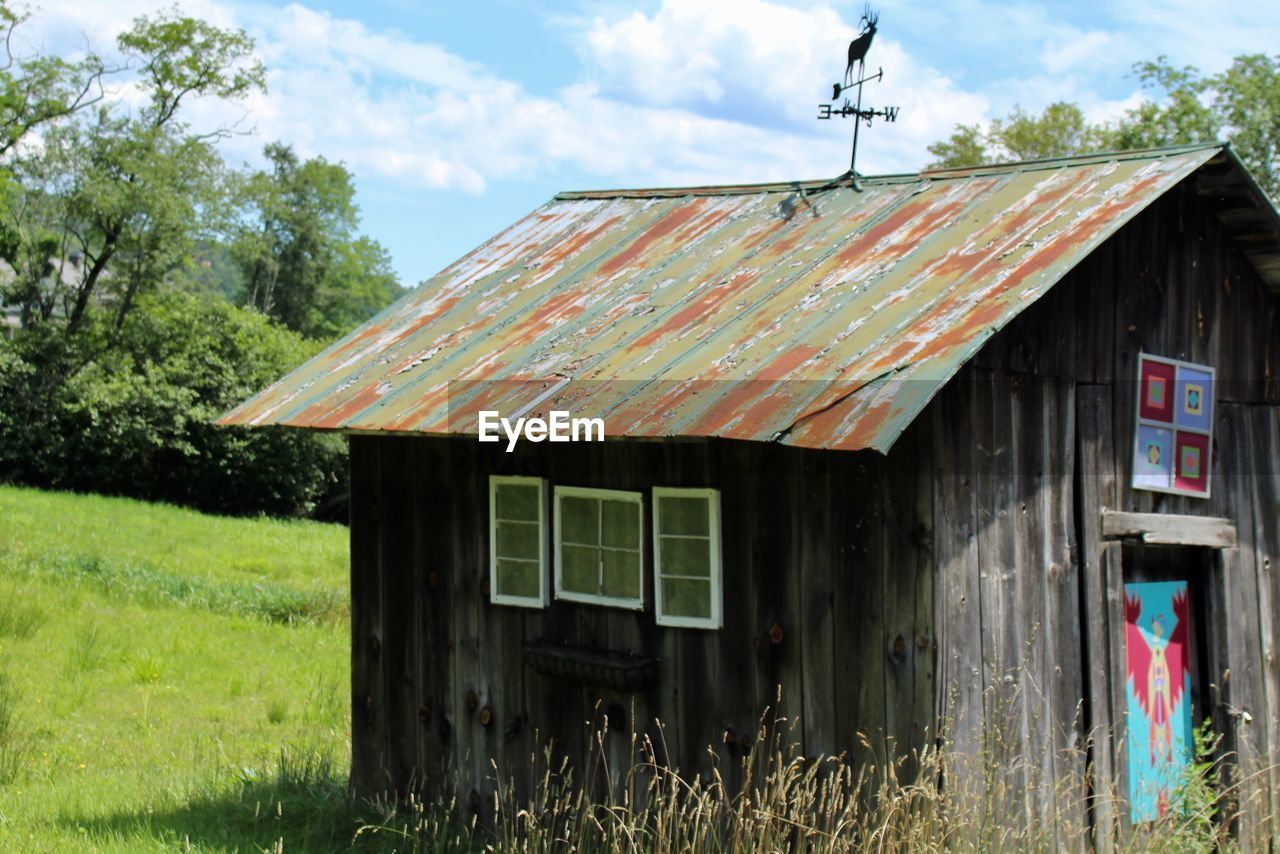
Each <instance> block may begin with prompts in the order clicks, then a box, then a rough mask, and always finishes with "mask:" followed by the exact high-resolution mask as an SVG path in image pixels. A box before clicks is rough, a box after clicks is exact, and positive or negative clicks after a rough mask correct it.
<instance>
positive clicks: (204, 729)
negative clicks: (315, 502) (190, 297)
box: [0, 487, 361, 851]
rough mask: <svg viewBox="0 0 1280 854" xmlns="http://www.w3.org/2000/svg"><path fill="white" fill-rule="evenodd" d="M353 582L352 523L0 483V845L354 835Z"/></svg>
mask: <svg viewBox="0 0 1280 854" xmlns="http://www.w3.org/2000/svg"><path fill="white" fill-rule="evenodd" d="M346 589H347V532H346V529H345V528H342V527H340V526H335V525H321V524H315V523H309V522H280V521H274V520H265V519H262V520H253V519H224V518H218V517H210V516H203V515H201V514H198V513H195V512H192V511H188V510H181V509H177V508H173V507H165V506H158V505H148V504H144V503H140V502H136V501H129V500H124V499H115V498H101V497H96V496H78V495H67V494H58V493H45V492H39V491H35V490H29V489H17V488H9V487H0V850H3V851H26V850H32V851H57V850H67V851H72V850H75V851H82V850H85V849H86V848H89V849H98V850H109V851H116V850H118V851H147V850H173V849H175V848H177V849H187V848H190V849H193V850H241V851H252V850H263V849H266V850H271V849H273V848H278V847H283V848H284V849H285V850H306V851H310V850H330V849H342V848H346V847H348V846H349V845H350V842H351V839H352V836H353V834H354V833H355V831H356V830H357V828H358V827H359V822H360V819H361V816H360V815H358V807H357V805H355V804H353V803H352V802H351V801H350V800H349V799H348V798H347V797H346V794H345V783H346V776H347V772H348V767H349V762H350V759H349V744H350V716H349V711H348V697H349V671H348V667H349V661H350V653H349V649H350V647H349V641H348V626H347V609H346ZM281 840H283V846H281V844H280V841H281Z"/></svg>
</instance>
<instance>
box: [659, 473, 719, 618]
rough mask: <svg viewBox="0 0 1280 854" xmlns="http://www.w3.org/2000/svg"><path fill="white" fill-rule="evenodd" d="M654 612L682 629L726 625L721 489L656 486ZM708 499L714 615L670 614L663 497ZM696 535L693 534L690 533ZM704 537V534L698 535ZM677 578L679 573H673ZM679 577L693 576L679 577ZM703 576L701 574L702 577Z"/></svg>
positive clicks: (712, 613)
mask: <svg viewBox="0 0 1280 854" xmlns="http://www.w3.org/2000/svg"><path fill="white" fill-rule="evenodd" d="M652 492H653V499H652V500H653V613H654V619H655V620H656V622H657V624H658V625H660V626H671V627H674V628H682V629H720V628H723V627H724V566H723V560H722V552H721V548H720V538H721V526H720V490H718V489H712V488H708V487H698V488H686V487H675V486H655V487H653V490H652ZM664 496H666V497H672V498H705V499H707V501H708V504H709V505H710V508H709V510H708V513H707V534H708V539H709V540H710V559H711V573H710V578H711V616H709V617H686V616H667V615H665V614H663V613H662V602H663V599H662V538H663V537H664V536H667V537H670V536H673V535H671V534H662V533H661V517H662V503H661V501H660V500H659V499H661V498H662V497H664ZM688 536H694V535H688ZM697 538H698V539H701V537H697ZM673 577H677V576H673ZM678 577H680V578H685V577H689V578H692V576H678ZM699 579H700V577H699Z"/></svg>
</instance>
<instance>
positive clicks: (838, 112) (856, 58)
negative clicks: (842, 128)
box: [818, 5, 900, 189]
mask: <svg viewBox="0 0 1280 854" xmlns="http://www.w3.org/2000/svg"><path fill="white" fill-rule="evenodd" d="M879 22H880V14H879V13H878V12H874V11H872V9H871V7H870V6H869V5H868V6H864V7H863V10H862V21H861V25H862V32H860V33H859V34H858V37H857V38H855V39H854V40H853V41H851V42H849V62H848V64H847V65H846V66H845V69H844V82H843V83H836V84H835V85H834V86H832V87H831V101H832V103H835V102H836V101H838V100H840V97H841V96H842V95H844V93H845V92H847V91H849V90H850V89H854V88H856V89H857V90H858V100H857V103H856V104H851V103H849V99H848V98H845V99H844V104H843V105H842V106H839V107H833V106H832V105H831V104H819V105H818V118H820V119H830V118H831V117H832V116H839V117H840V118H844V119H847V118H852V119H853V120H854V121H853V153H852V154H851V155H850V156H849V171H848V173H847V174H848V175H849V176H850V177H852V178H854V179H855V180H854V187H855V189H861V186H860V185H859V184H858V182H857V180H856V179H857V177H858V173H857V171H856V170H855V169H854V165H855V164H856V163H857V159H858V126H859V125H861V124H862V123H863V122H866V124H867V127H871V122H872V120H873V119H875V118H877V117H879V118H882V119H884V120H885V121H887V122H894V121H896V120H897V118H898V110H899V109H900V108H899V107H884V108H882V109H879V110H876V109H866V110H864V109H863V108H862V87H863V84H865V83H869V82H870V81H872V80H883V79H884V69H883V68H881V69H878V70H877V71H876V73H875V74H870V75H868V74H866V73H865V72H866V67H867V51H869V50H871V42H872V40H873V39H875V37H876V25H877V24H879ZM854 66H857V68H856V70H855V68H854Z"/></svg>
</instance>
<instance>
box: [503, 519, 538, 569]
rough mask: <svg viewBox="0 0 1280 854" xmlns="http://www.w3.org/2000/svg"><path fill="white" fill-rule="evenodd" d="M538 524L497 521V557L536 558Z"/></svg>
mask: <svg viewBox="0 0 1280 854" xmlns="http://www.w3.org/2000/svg"><path fill="white" fill-rule="evenodd" d="M538 552H539V549H538V526H537V525H536V524H533V525H531V524H529V523H528V522H499V523H498V557H519V558H524V559H525V560H537V559H538V557H539V553H538Z"/></svg>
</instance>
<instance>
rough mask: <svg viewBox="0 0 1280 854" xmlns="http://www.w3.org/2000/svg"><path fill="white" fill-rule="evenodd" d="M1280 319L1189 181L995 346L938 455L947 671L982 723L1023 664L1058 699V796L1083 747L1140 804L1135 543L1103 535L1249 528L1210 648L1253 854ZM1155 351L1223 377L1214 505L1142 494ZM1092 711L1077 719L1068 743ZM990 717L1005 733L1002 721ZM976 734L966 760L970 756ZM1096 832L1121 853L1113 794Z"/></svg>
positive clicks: (950, 404)
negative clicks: (1145, 361)
mask: <svg viewBox="0 0 1280 854" xmlns="http://www.w3.org/2000/svg"><path fill="white" fill-rule="evenodd" d="M1278 307H1280V305H1278V301H1277V298H1276V296H1275V295H1274V294H1272V293H1271V292H1270V291H1268V290H1267V289H1266V287H1265V286H1264V285H1263V284H1262V282H1261V281H1260V280H1259V278H1258V277H1257V275H1256V273H1255V271H1254V270H1253V268H1252V267H1250V266H1249V264H1248V262H1247V261H1246V260H1244V258H1243V257H1242V256H1241V255H1240V253H1239V252H1238V251H1236V249H1235V248H1234V247H1233V246H1232V245H1231V244H1230V243H1228V242H1227V240H1226V239H1225V237H1224V236H1223V234H1222V230H1221V228H1220V226H1219V224H1218V222H1217V221H1216V220H1215V219H1214V218H1213V216H1212V214H1211V213H1209V212H1208V211H1207V210H1206V209H1205V208H1204V206H1203V205H1202V203H1201V201H1200V198H1199V196H1198V193H1197V188H1196V186H1195V183H1194V180H1192V181H1188V182H1184V184H1183V185H1182V186H1180V187H1179V188H1177V189H1176V190H1174V191H1173V192H1171V193H1170V194H1168V195H1167V196H1166V197H1165V198H1164V199H1162V200H1161V201H1160V202H1158V203H1157V204H1156V205H1154V206H1152V207H1151V208H1150V209H1148V210H1147V211H1146V212H1144V213H1143V214H1141V215H1139V217H1137V218H1136V219H1135V220H1134V221H1133V222H1132V223H1130V224H1129V225H1127V226H1126V227H1124V228H1123V229H1121V230H1120V231H1119V232H1118V233H1117V235H1116V236H1115V237H1114V238H1112V239H1111V240H1110V241H1108V242H1107V243H1106V244H1105V245H1104V246H1103V247H1102V248H1100V249H1099V250H1098V251H1097V252H1095V253H1093V255H1091V256H1090V257H1089V258H1088V259H1086V260H1085V261H1084V262H1083V263H1082V264H1081V265H1080V266H1079V267H1077V269H1076V270H1075V271H1073V272H1072V273H1071V274H1070V275H1069V276H1068V277H1067V278H1066V279H1065V280H1064V281H1063V282H1062V283H1061V284H1060V285H1058V286H1057V287H1056V288H1055V289H1054V290H1053V291H1051V292H1050V293H1049V294H1048V295H1047V296H1046V297H1045V298H1044V299H1042V300H1041V302H1040V303H1039V304H1038V305H1036V306H1034V307H1032V308H1031V309H1030V310H1029V311H1027V312H1026V313H1025V314H1023V315H1022V316H1021V317H1019V318H1018V319H1017V320H1016V321H1015V322H1014V323H1013V324H1011V325H1010V326H1009V327H1008V328H1006V329H1005V330H1003V331H1002V332H1000V333H998V334H997V335H996V336H994V337H993V338H992V339H991V341H990V342H988V344H987V345H986V346H985V347H984V349H983V351H982V352H981V353H980V354H979V355H978V356H977V357H976V358H975V359H974V361H973V362H972V363H971V364H970V366H969V367H968V368H967V369H966V370H965V371H963V372H962V373H961V374H960V375H959V376H958V377H957V379H956V380H954V381H953V382H952V383H951V384H950V385H949V386H948V387H947V389H946V390H945V391H944V393H943V394H942V395H941V396H940V398H939V400H938V401H937V402H936V403H935V405H934V408H935V419H936V420H941V421H942V422H943V423H946V424H952V425H956V424H959V425H962V426H963V429H953V430H951V431H943V430H939V431H938V433H937V436H938V441H939V444H940V447H939V448H938V449H935V458H937V459H939V460H941V461H942V464H940V468H939V478H938V500H937V506H938V508H939V511H940V512H939V514H938V520H939V521H938V526H937V530H936V531H935V536H936V537H937V539H938V542H939V549H938V559H939V562H938V568H937V576H936V583H937V584H938V587H939V590H940V596H939V600H938V606H937V607H938V610H939V613H940V615H941V616H940V623H941V624H942V626H943V627H944V629H943V630H942V631H941V637H940V642H941V644H942V646H943V649H944V650H945V651H946V653H947V654H946V655H944V661H943V663H942V665H941V666H942V667H943V668H944V671H945V672H946V674H947V680H949V681H951V683H952V684H953V685H955V686H956V689H955V690H956V691H957V692H958V694H959V696H960V697H968V698H970V699H969V700H968V701H967V702H957V703H956V704H955V709H956V711H957V712H962V711H967V710H969V709H972V708H973V705H974V703H973V700H972V696H973V695H974V693H975V692H976V691H979V690H987V692H988V694H989V695H990V694H991V693H992V692H995V693H997V694H998V693H999V692H1000V691H1002V690H1004V689H1003V688H1001V687H1000V685H1001V684H1002V680H1004V679H1007V678H1008V677H1009V676H1010V675H1011V674H1010V673H1008V672H1007V670H1006V667H1005V662H1007V661H1008V660H1009V656H1010V655H1011V654H1012V653H1013V651H1014V650H1021V652H1022V654H1023V657H1024V663H1025V665H1026V672H1025V673H1024V674H1023V677H1024V679H1025V680H1026V681H1027V682H1034V683H1035V684H1036V685H1038V686H1040V687H1044V686H1049V690H1048V691H1047V692H1045V696H1044V697H1042V698H1039V699H1038V700H1037V701H1036V703H1035V704H1033V705H1031V706H1024V707H1023V708H1022V709H1021V715H1022V720H1024V721H1025V722H1026V728H1025V729H1024V730H1023V732H1022V733H1021V735H1020V737H1022V738H1025V739H1026V741H1027V744H1026V747H1025V750H1026V755H1028V756H1029V757H1031V758H1032V760H1033V764H1034V761H1035V760H1036V758H1037V756H1042V755H1043V751H1044V750H1045V748H1046V747H1049V746H1050V745H1051V746H1052V750H1051V751H1049V752H1050V753H1052V754H1053V756H1054V759H1053V761H1052V762H1047V761H1041V763H1040V767H1041V768H1042V769H1043V770H1044V771H1046V772H1048V771H1049V770H1051V769H1052V770H1053V772H1054V774H1055V775H1057V777H1058V779H1061V775H1063V774H1070V775H1078V774H1081V773H1083V768H1082V767H1080V766H1079V764H1078V763H1076V762H1074V761H1066V764H1065V765H1064V764H1063V762H1064V760H1063V758H1062V757H1063V756H1064V755H1065V754H1064V753H1063V751H1062V748H1064V747H1066V746H1068V745H1073V744H1079V743H1082V742H1080V741H1078V739H1082V738H1084V737H1086V736H1088V737H1089V739H1090V742H1089V743H1090V750H1089V754H1088V755H1089V760H1090V762H1091V763H1092V768H1093V772H1094V774H1095V775H1096V779H1095V780H1094V781H1093V789H1092V791H1093V792H1094V794H1101V793H1102V792H1104V791H1105V790H1106V789H1107V788H1108V787H1113V788H1114V789H1115V790H1118V791H1119V792H1121V793H1123V792H1126V791H1127V780H1126V776H1125V769H1126V767H1127V758H1126V756H1125V751H1124V739H1123V727H1124V723H1125V721H1124V715H1125V703H1124V685H1123V682H1122V680H1121V679H1120V678H1119V677H1118V675H1117V674H1119V673H1121V672H1122V669H1123V666H1124V645H1123V644H1124V626H1123V619H1124V617H1123V598H1122V597H1123V584H1124V568H1123V563H1122V552H1121V549H1120V545H1119V544H1118V543H1115V542H1108V541H1106V540H1104V539H1103V537H1102V533H1101V530H1100V513H1101V511H1102V510H1103V509H1114V510H1129V511H1137V512H1155V513H1178V514H1190V515H1204V516H1223V517H1227V518H1231V519H1233V520H1235V522H1236V524H1237V527H1238V532H1239V537H1240V543H1239V546H1238V547H1237V548H1234V549H1225V550H1221V551H1220V552H1219V553H1218V563H1217V568H1216V570H1215V572H1214V574H1213V577H1212V578H1211V584H1210V598H1211V599H1212V600H1213V601H1212V602H1211V603H1210V604H1211V612H1210V613H1211V614H1214V615H1216V620H1215V619H1212V618H1211V622H1212V623H1213V625H1212V626H1210V637H1209V642H1210V647H1211V660H1212V662H1213V663H1212V665H1211V666H1212V667H1213V668H1214V669H1215V670H1216V672H1215V673H1214V674H1213V681H1214V683H1215V685H1217V687H1218V689H1219V695H1218V702H1217V703H1216V705H1215V706H1214V708H1213V710H1212V712H1213V717H1214V719H1215V721H1216V722H1217V725H1218V726H1219V728H1220V730H1221V731H1222V732H1223V733H1224V735H1225V736H1226V741H1225V743H1224V747H1225V749H1226V750H1227V751H1228V752H1230V753H1232V754H1233V755H1235V756H1237V757H1238V769H1237V771H1236V779H1237V780H1239V781H1240V783H1241V792H1240V796H1241V800H1242V801H1243V802H1244V803H1243V805H1242V809H1243V810H1244V814H1243V816H1242V820H1241V821H1240V822H1239V827H1238V830H1239V834H1240V840H1241V842H1243V843H1245V844H1246V846H1253V845H1257V844H1263V843H1264V841H1265V840H1266V839H1267V838H1268V837H1270V838H1271V839H1273V840H1275V839H1276V838H1277V836H1276V835H1277V832H1278V831H1277V825H1276V823H1275V822H1274V821H1273V820H1272V818H1273V817H1274V816H1276V815H1280V810H1277V809H1276V803H1277V800H1278V799H1280V789H1278V788H1277V782H1278V780H1277V774H1276V768H1277V767H1280V766H1277V763H1276V758H1277V755H1278V751H1280V744H1277V739H1278V738H1280V731H1278V729H1280V724H1277V723H1276V721H1277V718H1278V717H1280V707H1278V706H1277V702H1278V701H1280V696H1278V694H1280V673H1278V670H1277V664H1278V662H1277V661H1276V659H1275V656H1274V650H1275V644H1276V640H1277V632H1278V631H1280V625H1278V624H1277V615H1276V613H1275V607H1276V603H1277V601H1278V600H1277V598H1276V597H1277V595H1280V587H1277V583H1276V577H1275V572H1274V570H1273V569H1272V567H1273V565H1274V562H1275V560H1276V559H1277V553H1276V549H1277V547H1280V543H1278V542H1277V541H1278V540H1280V513H1277V510H1278V509H1280V504H1277V500H1278V499H1280V494H1278V493H1277V480H1276V473H1277V472H1276V469H1277V460H1278V459H1280V437H1278V436H1277V416H1278V412H1280V410H1278V408H1277V404H1278V403H1280V347H1277V346H1276V345H1275V342H1277V341H1280V311H1278ZM1144 350H1145V351H1149V352H1153V353H1156V354H1159V355H1165V356H1172V357H1175V358H1179V359H1186V360H1189V361H1194V362H1201V363H1206V364H1209V365H1213V366H1214V367H1215V368H1216V369H1217V377H1218V389H1217V395H1218V410H1217V419H1216V427H1215V430H1216V437H1215V457H1214V459H1215V466H1216V468H1215V472H1214V476H1213V484H1212V491H1213V497H1212V499H1210V500H1202V499H1195V498H1187V497H1180V496H1170V495H1161V494H1157V493H1150V492H1144V491H1141V490H1133V489H1131V488H1130V487H1129V485H1128V479H1129V473H1130V461H1129V456H1130V454H1131V450H1130V449H1131V446H1132V441H1133V418H1134V405H1135V400H1136V391H1137V390H1136V381H1135V377H1136V370H1137V368H1136V359H1137V355H1138V353H1139V352H1142V351H1144ZM988 388H990V389H991V392H990V393H987V389H988ZM1037 443H1039V446H1038V447H1037ZM966 466H973V468H972V469H966V468H965V467H966ZM970 471H972V472H974V474H973V475H970V474H969V472H970ZM1028 478H1030V479H1028ZM1045 486H1048V487H1049V488H1048V489H1045V488H1044V487H1045ZM1011 517H1016V518H1017V519H1018V520H1021V521H1015V522H1014V523H1012V524H1011V523H1010V521H1009V520H1010V518H1011ZM1046 537H1047V538H1048V540H1047V541H1046V539H1045V538H1046ZM1010 543H1012V546H1011V545H1010ZM1015 568H1016V569H1015ZM975 571H976V573H977V578H978V581H977V583H976V585H975V583H974V581H973V573H974V572H975ZM1010 588H1013V590H1011V589H1010ZM941 591H946V592H941ZM975 595H976V596H977V601H978V604H977V606H976V608H975V607H974V604H973V602H974V600H973V597H974V596H975ZM1038 599H1041V600H1042V601H1041V604H1042V605H1043V606H1044V608H1043V610H1041V609H1040V608H1038V607H1036V602H1037V600H1038ZM1055 603H1056V604H1057V605H1058V606H1061V607H1062V608H1065V609H1068V611H1069V613H1067V612H1058V611H1055V610H1054V609H1053V607H1054V605H1055ZM1019 609H1020V610H1019ZM975 625H976V626H980V627H981V628H980V637H978V638H975V636H974V633H975ZM979 650H980V652H979ZM1077 661H1080V662H1082V664H1081V665H1076V664H1075V662H1077ZM979 662H980V666H981V669H982V673H983V678H982V680H978V678H977V677H976V675H975V669H976V668H978V667H979ZM1228 672H1229V674H1230V676H1229V678H1224V676H1226V675H1227V673H1228ZM956 679H958V680H959V681H958V682H956V681H954V680H956ZM993 686H994V687H993ZM1023 700H1024V702H1025V701H1026V700H1027V696H1026V695H1024V697H1023ZM1073 704H1078V707H1079V714H1078V715H1077V716H1076V719H1077V723H1076V724H1075V725H1071V726H1067V725H1066V721H1068V720H1069V719H1070V718H1071V713H1072V712H1073ZM986 711H987V712H988V714H989V712H990V709H989V708H988V709H987V710H986ZM1038 715H1039V716H1041V718H1040V719H1039V720H1038V719H1037V716H1038ZM971 720H972V722H973V723H974V724H975V725H976V724H978V723H981V724H982V725H983V726H984V727H985V728H986V729H987V730H988V731H989V730H990V729H991V726H992V723H993V722H992V721H991V720H990V719H989V718H983V717H982V716H971ZM1246 720H1248V721H1250V722H1248V723H1246ZM1046 721H1047V722H1048V726H1049V731H1048V733H1046V732H1044V731H1043V730H1042V727H1043V726H1044V725H1045V722H1046ZM1050 735H1052V741H1050V740H1049V738H1050ZM957 737H958V744H959V745H961V746H967V745H968V744H969V741H966V739H970V740H971V737H970V736H968V735H966V734H965V733H963V732H957ZM1037 751H1041V753H1039V754H1038V753H1037ZM1068 753H1070V751H1068ZM1031 809H1039V810H1041V811H1042V813H1043V810H1044V809H1047V805H1046V804H1045V803H1044V802H1043V801H1041V803H1040V804H1039V805H1032V807H1031ZM1088 818H1089V820H1090V821H1092V822H1093V823H1094V825H1095V827H1096V828H1097V830H1098V842H1099V844H1100V847H1107V845H1108V844H1109V842H1110V840H1111V839H1112V838H1113V834H1114V833H1115V832H1116V828H1117V827H1118V826H1123V824H1124V822H1125V821H1126V820H1127V816H1124V815H1117V814H1115V810H1114V809H1113V808H1112V804H1110V803H1109V802H1108V801H1107V800H1106V799H1105V798H1102V797H1099V798H1097V799H1095V800H1094V802H1093V803H1092V807H1091V814H1090V815H1089V816H1088Z"/></svg>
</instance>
